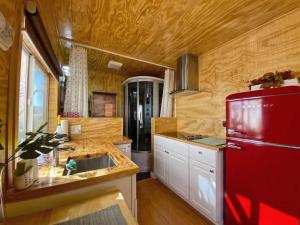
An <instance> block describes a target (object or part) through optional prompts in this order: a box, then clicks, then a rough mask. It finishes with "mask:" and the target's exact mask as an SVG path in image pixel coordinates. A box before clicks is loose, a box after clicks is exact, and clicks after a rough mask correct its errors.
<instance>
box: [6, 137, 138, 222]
mask: <svg viewBox="0 0 300 225" xmlns="http://www.w3.org/2000/svg"><path fill="white" fill-rule="evenodd" d="M114 139H115V140H114ZM114 139H111V138H110V139H108V140H104V139H94V138H93V139H90V138H86V139H84V138H83V139H81V140H74V141H71V142H67V143H65V144H64V147H66V149H67V148H72V149H74V150H61V151H59V152H58V158H59V165H58V166H51V165H50V163H45V164H43V165H41V166H40V168H39V179H38V181H37V182H36V183H35V184H34V185H33V186H31V187H30V188H28V189H26V190H23V191H16V190H14V189H9V190H8V191H7V193H6V202H7V203H8V204H7V211H8V216H15V215H17V214H16V212H17V211H19V212H20V211H22V210H23V211H22V213H24V212H26V213H32V212H37V211H38V209H40V208H41V209H47V208H49V207H51V208H52V207H56V206H59V205H60V204H61V202H64V203H65V202H66V203H67V202H68V203H69V202H73V201H75V200H82V199H84V198H85V197H89V196H92V195H94V194H96V193H98V194H99V193H101V190H103V189H107V188H118V189H120V190H121V192H122V193H123V195H124V197H125V200H126V202H127V204H128V206H129V208H130V209H131V210H132V212H133V214H134V215H135V214H136V213H135V212H136V181H135V179H136V173H138V171H139V167H138V166H137V165H136V164H135V163H134V162H132V161H131V160H130V159H129V158H127V157H126V156H125V155H124V154H123V153H122V152H121V151H120V150H119V149H118V148H117V147H116V146H115V145H114V144H116V143H117V144H119V143H122V140H124V141H125V142H126V143H128V141H129V140H128V139H127V138H123V137H115V138H114ZM102 155H103V156H104V155H107V156H110V157H111V159H112V160H113V161H114V163H115V166H114V167H108V168H104V169H97V170H91V171H86V172H82V173H76V174H74V175H69V176H64V175H63V171H64V167H65V164H66V162H67V160H68V159H69V158H70V159H72V158H78V157H96V156H97V157H98V156H102ZM41 199H44V200H45V201H47V199H48V200H50V199H51V205H50V206H49V205H48V204H46V205H43V204H41ZM35 200H36V203H37V204H38V203H39V204H38V205H36V207H35V204H34V202H35ZM28 204H31V208H30V209H28V207H27V206H28ZM20 209H22V210H20Z"/></svg>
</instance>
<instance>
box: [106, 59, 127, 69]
mask: <svg viewBox="0 0 300 225" xmlns="http://www.w3.org/2000/svg"><path fill="white" fill-rule="evenodd" d="M122 66H123V63H120V62H116V61H113V60H109V62H108V65H107V67H108V68H110V69H115V70H120V69H121V67H122Z"/></svg>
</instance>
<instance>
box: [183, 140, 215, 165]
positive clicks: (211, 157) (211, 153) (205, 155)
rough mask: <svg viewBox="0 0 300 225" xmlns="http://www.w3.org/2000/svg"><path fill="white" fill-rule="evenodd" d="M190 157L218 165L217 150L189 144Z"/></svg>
mask: <svg viewBox="0 0 300 225" xmlns="http://www.w3.org/2000/svg"><path fill="white" fill-rule="evenodd" d="M189 151H190V159H192V160H195V161H198V162H202V163H205V164H207V165H210V166H213V167H216V163H217V153H218V152H217V151H215V150H210V149H206V148H202V147H199V146H195V145H189Z"/></svg>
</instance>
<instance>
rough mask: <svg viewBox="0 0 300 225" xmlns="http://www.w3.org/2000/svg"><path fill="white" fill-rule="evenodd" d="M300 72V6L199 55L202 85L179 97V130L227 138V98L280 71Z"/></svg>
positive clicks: (200, 81)
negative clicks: (263, 76) (250, 81)
mask: <svg viewBox="0 0 300 225" xmlns="http://www.w3.org/2000/svg"><path fill="white" fill-rule="evenodd" d="M288 69H291V70H293V71H296V72H299V71H300V9H298V10H295V11H293V12H291V13H289V14H286V15H284V16H282V17H280V18H278V19H276V20H273V21H270V22H268V23H267V24H264V25H263V26H261V27H258V28H256V29H254V30H252V31H250V32H248V33H247V34H244V35H242V36H239V37H237V38H236V39H234V40H232V41H230V42H228V43H226V44H224V45H222V46H220V47H218V48H216V49H214V50H212V51H209V52H208V53H206V54H203V55H200V56H199V88H200V90H201V91H204V92H207V93H200V94H196V95H191V96H186V97H179V98H178V99H177V100H176V111H175V114H176V116H177V118H178V130H179V131H185V132H192V133H205V134H206V133H207V134H212V135H216V136H220V137H224V128H223V127H222V121H223V120H224V119H225V98H226V96H228V95H229V94H231V93H235V92H241V91H246V90H247V89H248V87H247V86H248V81H249V80H251V79H254V78H257V77H260V76H261V75H263V74H264V73H266V72H269V71H276V70H288Z"/></svg>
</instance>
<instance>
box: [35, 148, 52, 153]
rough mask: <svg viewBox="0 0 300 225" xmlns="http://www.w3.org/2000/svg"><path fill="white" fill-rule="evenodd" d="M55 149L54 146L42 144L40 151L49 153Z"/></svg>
mask: <svg viewBox="0 0 300 225" xmlns="http://www.w3.org/2000/svg"><path fill="white" fill-rule="evenodd" d="M52 150H53V148H52V147H46V146H42V147H40V148H39V149H38V151H39V152H41V153H43V154H48V153H49V152H51V151H52Z"/></svg>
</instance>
